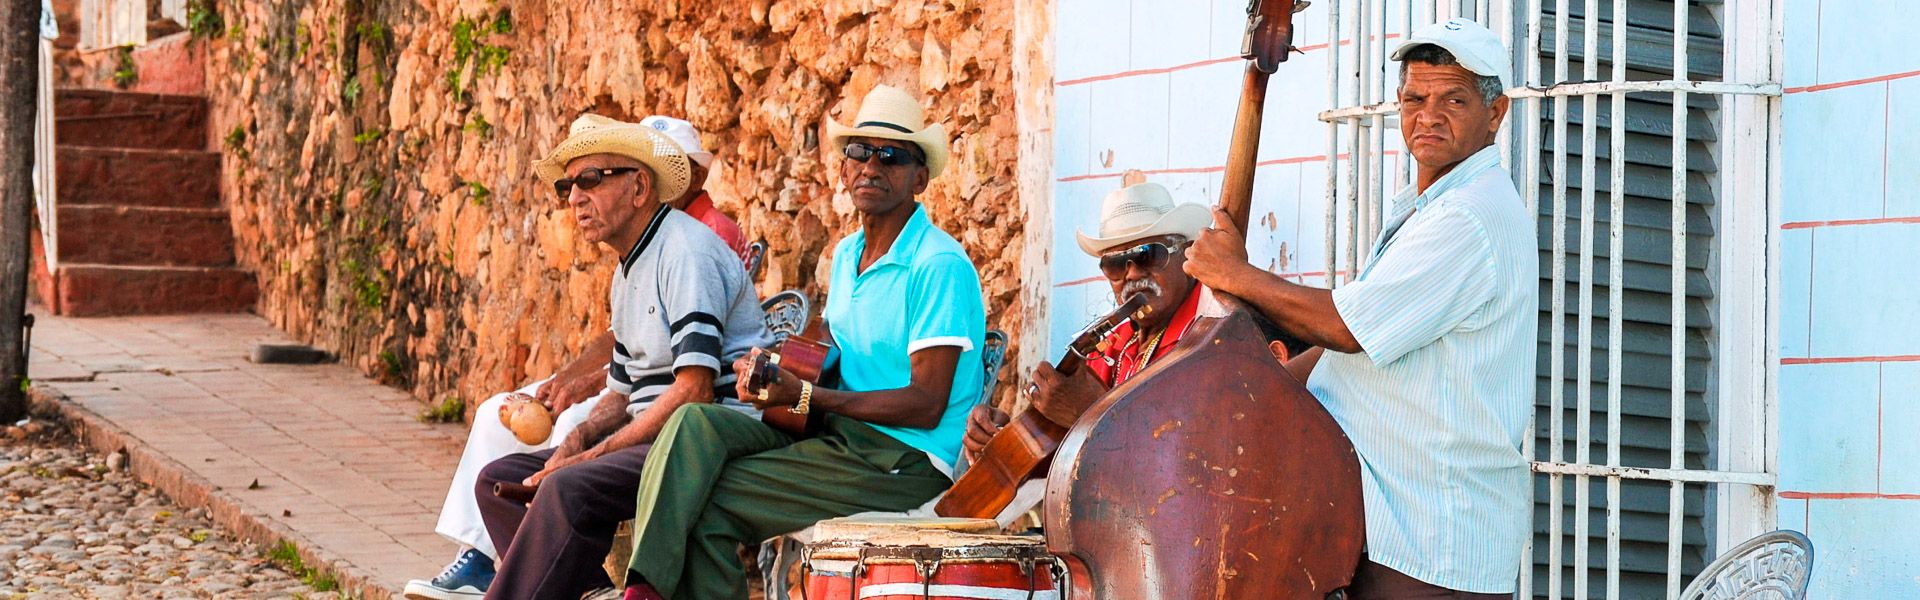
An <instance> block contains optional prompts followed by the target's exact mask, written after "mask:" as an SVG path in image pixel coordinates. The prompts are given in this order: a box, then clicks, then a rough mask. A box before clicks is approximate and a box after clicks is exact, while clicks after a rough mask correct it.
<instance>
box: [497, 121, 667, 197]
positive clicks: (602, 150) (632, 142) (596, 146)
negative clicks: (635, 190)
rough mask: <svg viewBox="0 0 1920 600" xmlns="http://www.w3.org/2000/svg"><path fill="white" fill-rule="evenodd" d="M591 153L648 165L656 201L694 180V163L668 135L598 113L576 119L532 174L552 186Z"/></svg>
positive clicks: (538, 162) (534, 165)
mask: <svg viewBox="0 0 1920 600" xmlns="http://www.w3.org/2000/svg"><path fill="white" fill-rule="evenodd" d="M592 154H616V155H620V156H625V157H627V158H631V159H634V160H637V161H640V164H643V165H646V166H647V169H649V170H651V171H653V191H654V195H653V199H654V200H655V201H657V202H668V201H672V200H673V199H675V198H679V197H680V195H681V194H685V193H686V192H687V184H688V182H689V181H690V180H691V179H692V178H693V167H692V164H693V163H692V161H691V160H689V159H688V158H687V154H686V152H684V151H682V150H681V149H680V145H679V144H676V143H674V141H673V140H672V139H670V138H668V137H667V136H666V135H665V134H662V133H660V132H658V131H654V130H653V128H652V127H647V126H644V125H640V124H637V123H627V122H624V121H617V120H614V119H611V118H608V117H603V116H600V115H595V114H585V115H580V118H578V119H574V120H573V125H572V127H570V128H569V129H568V134H567V139H566V140H565V141H562V142H560V145H559V146H555V147H554V149H553V152H551V153H549V154H547V157H546V158H542V159H540V160H539V161H536V162H534V163H533V173H534V175H537V176H539V177H540V180H541V181H543V182H546V183H547V184H549V185H551V184H552V183H553V182H555V181H558V180H559V179H560V178H562V177H565V176H566V175H567V163H569V162H573V159H576V158H580V157H582V156H588V155H592Z"/></svg>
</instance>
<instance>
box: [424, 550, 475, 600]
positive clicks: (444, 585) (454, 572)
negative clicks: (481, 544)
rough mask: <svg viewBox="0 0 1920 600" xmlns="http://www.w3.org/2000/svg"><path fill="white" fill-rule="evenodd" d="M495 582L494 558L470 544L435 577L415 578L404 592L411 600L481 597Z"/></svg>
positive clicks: (467, 599)
mask: <svg viewBox="0 0 1920 600" xmlns="http://www.w3.org/2000/svg"><path fill="white" fill-rule="evenodd" d="M491 585H493V559H491V558H488V557H487V555H485V554H481V553H480V551H479V550H475V549H472V548H468V549H467V551H465V552H461V553H460V557H459V558H455V559H453V564H449V565H447V569H446V570H445V571H441V572H440V576H439V577H435V578H433V581H426V580H422V579H415V580H413V581H409V582H407V588H406V590H405V591H404V592H403V593H404V594H405V595H406V597H407V598H409V599H410V600H480V599H481V598H484V597H486V595H487V587H488V586H491Z"/></svg>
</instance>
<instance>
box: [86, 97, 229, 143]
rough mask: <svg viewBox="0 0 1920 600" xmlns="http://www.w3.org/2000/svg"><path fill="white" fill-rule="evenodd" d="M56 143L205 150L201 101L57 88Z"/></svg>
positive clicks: (204, 106)
mask: <svg viewBox="0 0 1920 600" xmlns="http://www.w3.org/2000/svg"><path fill="white" fill-rule="evenodd" d="M53 104H54V106H53V114H54V129H55V131H56V134H55V135H56V137H55V140H56V143H57V144H58V145H60V146H96V147H108V148H140V149H148V150H205V149H206V147H207V100H206V99H205V98H201V97H198V96H174V95H166V94H142V93H137V92H117V91H109V90H90V89H61V90H59V91H58V92H56V93H55V95H54V100H53Z"/></svg>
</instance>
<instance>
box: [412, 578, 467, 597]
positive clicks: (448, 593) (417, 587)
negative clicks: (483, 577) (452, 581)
mask: <svg viewBox="0 0 1920 600" xmlns="http://www.w3.org/2000/svg"><path fill="white" fill-rule="evenodd" d="M401 594H402V595H404V596H406V597H407V600H481V599H482V598H485V597H487V593H486V592H484V591H481V590H479V589H476V588H474V587H473V586H470V585H463V586H460V588H459V589H453V590H448V589H442V588H437V587H434V586H433V582H431V581H421V580H419V579H415V580H413V581H409V582H407V587H406V589H405V590H403V591H402V592H401Z"/></svg>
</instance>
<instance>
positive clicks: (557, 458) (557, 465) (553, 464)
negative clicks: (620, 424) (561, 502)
mask: <svg viewBox="0 0 1920 600" xmlns="http://www.w3.org/2000/svg"><path fill="white" fill-rule="evenodd" d="M599 457H600V453H599V451H598V448H596V449H593V450H588V451H586V452H579V453H575V454H568V455H565V456H562V455H561V454H560V453H559V452H554V453H553V456H551V457H548V458H547V466H546V468H543V469H540V472H538V473H534V474H532V475H528V476H527V478H526V480H524V481H521V482H520V483H521V484H523V485H528V486H533V487H539V486H540V480H542V479H546V478H547V476H548V475H552V474H553V472H554V471H558V470H561V469H564V468H567V467H570V466H573V465H577V464H580V463H583V462H587V461H590V460H593V459H596V458H599Z"/></svg>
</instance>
